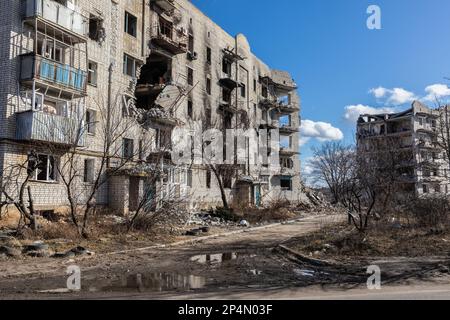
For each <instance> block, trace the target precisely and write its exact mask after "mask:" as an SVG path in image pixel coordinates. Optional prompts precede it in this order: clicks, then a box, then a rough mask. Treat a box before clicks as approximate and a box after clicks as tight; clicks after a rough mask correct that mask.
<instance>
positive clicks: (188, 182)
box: [187, 169, 192, 188]
mask: <svg viewBox="0 0 450 320" xmlns="http://www.w3.org/2000/svg"><path fill="white" fill-rule="evenodd" d="M187 186H188V187H189V188H192V170H191V169H189V170H188V171H187Z"/></svg>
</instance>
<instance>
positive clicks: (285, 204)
mask: <svg viewBox="0 0 450 320" xmlns="http://www.w3.org/2000/svg"><path fill="white" fill-rule="evenodd" d="M290 207H291V203H290V202H289V201H287V200H284V199H276V200H273V201H271V202H270V203H269V204H268V205H267V206H266V207H265V208H262V209H257V208H253V209H247V210H246V211H243V212H242V213H241V216H242V219H245V220H247V221H249V222H250V223H262V222H269V221H286V220H289V219H293V218H295V217H296V215H295V214H294V213H293V212H292V211H291V210H290Z"/></svg>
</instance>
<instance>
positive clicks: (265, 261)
mask: <svg viewBox="0 0 450 320" xmlns="http://www.w3.org/2000/svg"><path fill="white" fill-rule="evenodd" d="M341 220H342V217H336V216H327V217H312V218H306V219H305V220H303V221H300V222H296V223H291V224H284V225H281V226H276V227H273V228H269V229H259V230H255V231H250V232H245V233H241V234H235V235H231V236H228V237H220V238H216V239H209V240H206V241H204V242H201V243H196V244H186V245H181V246H177V247H173V248H165V249H149V250H143V251H131V252H125V253H119V254H107V255H95V256H92V257H82V258H76V259H62V260H55V259H42V258H39V259H31V258H30V259H27V261H26V262H25V263H24V261H20V260H14V259H12V260H11V259H9V260H6V261H2V262H1V263H0V297H1V298H4V299H5V298H13V299H16V298H20V299H23V298H37V299H44V298H51V299H68V298H82V299H85V298H87V299H91V298H94V299H95V298H108V299H110V298H138V297H139V298H146V299H147V298H176V297H177V296H183V297H190V296H192V297H195V295H199V294H200V295H201V294H204V295H209V296H210V297H214V296H216V295H217V296H221V295H224V294H226V293H230V292H241V293H249V294H250V295H249V296H247V298H264V296H265V293H266V292H269V291H270V290H273V289H274V288H278V289H283V288H292V289H293V288H297V289H298V288H305V289H306V288H309V287H311V286H319V287H322V288H343V289H350V288H356V287H363V286H365V283H366V281H367V277H368V276H367V275H366V270H367V266H369V265H371V264H378V265H379V266H380V267H381V269H382V272H383V283H385V284H389V285H408V284H415V283H418V282H420V283H425V282H426V283H429V284H440V285H442V284H449V283H450V278H449V277H448V269H445V268H444V267H445V266H449V265H450V261H448V257H426V258H425V257H422V258H414V259H411V258H401V257H400V258H396V257H390V258H389V259H380V258H376V257H373V258H371V257H363V258H360V259H356V258H355V259H353V260H352V261H346V262H344V263H340V264H336V265H324V266H316V265H314V264H310V263H307V262H302V261H300V260H298V259H297V258H296V257H295V256H292V255H288V254H286V253H284V252H282V251H280V250H278V249H277V248H278V246H279V245H280V244H288V243H289V241H292V239H294V238H298V237H299V236H301V235H306V234H309V233H311V232H314V231H316V230H319V229H320V228H323V227H324V226H326V225H329V224H335V223H337V222H338V221H341ZM69 265H77V266H79V267H80V269H81V272H82V274H81V284H82V290H81V291H80V292H69V293H67V292H65V291H66V290H65V289H64V288H66V281H67V275H66V268H67V266H69ZM251 293H254V294H253V295H251Z"/></svg>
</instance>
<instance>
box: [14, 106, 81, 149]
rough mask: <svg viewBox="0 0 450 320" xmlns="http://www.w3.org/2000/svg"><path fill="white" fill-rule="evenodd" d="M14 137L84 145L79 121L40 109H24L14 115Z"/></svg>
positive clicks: (24, 139) (25, 139)
mask: <svg viewBox="0 0 450 320" xmlns="http://www.w3.org/2000/svg"><path fill="white" fill-rule="evenodd" d="M16 117H17V118H16V125H17V127H16V139H18V140H23V141H38V142H48V143H54V144H61V145H69V146H73V145H76V146H78V147H82V146H84V145H85V138H84V133H83V125H82V124H81V122H80V121H78V120H76V119H73V118H67V117H63V116H58V115H54V114H50V113H45V112H40V111H31V110H30V111H25V112H21V113H18V114H17V115H16Z"/></svg>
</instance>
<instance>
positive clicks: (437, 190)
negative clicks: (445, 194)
mask: <svg viewBox="0 0 450 320" xmlns="http://www.w3.org/2000/svg"><path fill="white" fill-rule="evenodd" d="M434 192H436V193H441V186H440V185H439V184H438V185H436V186H435V187H434Z"/></svg>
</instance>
